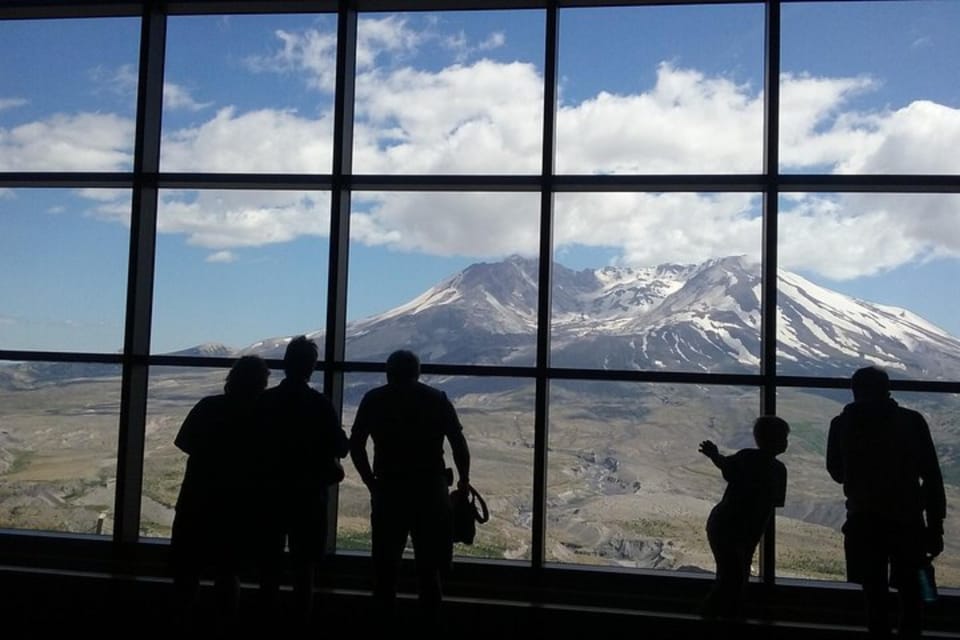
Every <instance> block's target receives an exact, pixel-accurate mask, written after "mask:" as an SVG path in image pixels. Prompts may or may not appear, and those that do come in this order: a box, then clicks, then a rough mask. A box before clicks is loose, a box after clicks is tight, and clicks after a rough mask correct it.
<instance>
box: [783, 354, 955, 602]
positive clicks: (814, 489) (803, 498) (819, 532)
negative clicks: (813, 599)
mask: <svg viewBox="0 0 960 640" xmlns="http://www.w3.org/2000/svg"><path fill="white" fill-rule="evenodd" d="M850 374H852V371H850V372H848V373H847V374H845V377H846V376H849V375H850ZM893 396H894V398H895V399H896V400H897V401H898V402H899V403H900V404H901V405H902V406H904V407H907V408H910V409H915V410H917V411H919V412H920V413H922V414H923V415H924V417H925V418H926V419H927V422H928V424H929V425H930V433H931V435H932V436H933V441H934V445H935V446H936V448H937V452H938V454H939V458H940V469H941V471H942V473H943V478H944V484H945V487H946V493H947V519H946V521H945V522H944V529H945V533H944V542H945V545H946V546H945V549H944V552H943V554H941V555H940V556H939V557H938V558H937V560H936V569H937V583H938V584H939V585H940V586H941V587H950V588H957V587H958V586H960V547H958V544H957V542H956V541H957V540H958V539H960V538H958V535H960V517H958V515H957V513H956V509H955V508H954V507H953V506H951V505H956V504H957V500H958V499H960V490H958V489H960V487H958V484H960V467H958V462H957V451H958V448H957V440H958V437H960V396H957V395H955V394H941V393H918V392H903V391H895V392H894V393H893ZM851 400H852V396H851V395H850V392H849V391H848V390H837V389H780V391H779V392H778V394H777V403H778V413H779V415H780V416H781V417H783V418H784V419H785V420H787V422H789V423H790V428H791V433H790V447H789V448H788V449H787V452H786V453H785V454H783V456H782V460H783V461H784V463H785V464H786V465H787V469H788V473H789V485H788V488H787V504H786V507H785V508H784V509H783V513H782V516H783V517H781V518H778V519H777V575H778V576H779V577H799V578H807V579H816V580H838V581H844V580H846V564H845V561H844V554H843V534H841V533H840V527H841V526H842V525H843V523H844V521H845V520H846V507H845V506H844V497H843V487H842V485H839V484H837V483H835V482H834V481H833V480H832V479H831V478H830V476H829V475H828V474H827V471H826V466H825V465H826V447H827V433H828V431H829V428H830V420H831V419H832V418H833V417H834V416H836V415H839V414H840V412H841V411H842V410H843V406H844V405H845V404H846V403H848V402H850V401H851Z"/></svg>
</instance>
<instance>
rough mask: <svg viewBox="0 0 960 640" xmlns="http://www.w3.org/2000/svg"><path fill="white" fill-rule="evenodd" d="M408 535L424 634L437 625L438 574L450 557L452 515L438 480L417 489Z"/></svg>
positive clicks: (441, 480) (443, 482) (440, 592)
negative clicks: (411, 540) (413, 515)
mask: <svg viewBox="0 0 960 640" xmlns="http://www.w3.org/2000/svg"><path fill="white" fill-rule="evenodd" d="M411 534H412V538H413V551H414V556H415V559H416V566H417V587H418V601H419V604H420V613H421V616H422V618H423V623H424V628H425V630H431V629H435V628H436V627H437V625H438V624H439V620H440V607H441V603H442V601H443V588H442V584H441V578H440V572H441V569H442V568H444V566H445V565H446V564H448V563H449V562H450V558H451V556H452V554H453V548H452V546H453V514H452V511H451V508H450V496H449V493H448V490H447V484H446V480H445V478H443V477H442V476H439V477H437V478H436V479H433V478H426V479H424V481H423V484H422V486H421V487H419V496H418V500H417V505H416V510H415V518H414V521H413V524H412V527H411Z"/></svg>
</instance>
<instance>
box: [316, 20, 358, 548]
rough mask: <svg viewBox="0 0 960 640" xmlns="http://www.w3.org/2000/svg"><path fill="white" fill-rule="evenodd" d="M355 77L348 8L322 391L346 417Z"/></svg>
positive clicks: (331, 505) (330, 540) (331, 530)
mask: <svg viewBox="0 0 960 640" xmlns="http://www.w3.org/2000/svg"><path fill="white" fill-rule="evenodd" d="M356 72H357V11H356V8H355V7H354V6H353V3H352V2H349V3H348V2H344V3H342V4H341V6H340V10H339V13H338V16H337V76H336V89H335V95H334V114H333V117H334V125H333V174H332V177H333V187H332V189H333V190H332V193H331V194H330V251H329V264H328V269H327V277H328V282H327V321H326V333H325V344H324V378H323V388H324V391H325V392H326V393H327V395H328V396H329V397H330V399H331V400H332V401H333V404H334V407H336V409H337V414H338V415H341V416H342V415H343V384H344V372H343V368H342V367H341V366H338V365H340V364H342V363H343V360H344V357H345V350H346V325H347V264H348V259H349V249H350V176H351V174H352V173H353V120H354V94H355V91H354V90H355V87H356ZM338 497H339V491H338V487H337V485H333V486H331V487H330V496H329V500H328V503H327V509H328V512H327V514H328V518H327V528H328V531H327V534H328V535H327V548H328V550H333V549H336V546H337V509H338V505H339V500H338Z"/></svg>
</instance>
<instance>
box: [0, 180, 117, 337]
mask: <svg viewBox="0 0 960 640" xmlns="http://www.w3.org/2000/svg"><path fill="white" fill-rule="evenodd" d="M130 207H131V204H130V192H129V191H126V190H109V189H84V190H82V191H70V190H67V189H10V190H7V191H5V192H4V191H3V190H0V229H2V233H0V349H30V350H41V351H94V352H107V353H115V352H117V351H119V350H120V349H121V348H122V347H123V331H124V314H125V308H126V307H125V296H126V286H127V264H128V253H129V247H130V239H129V221H130Z"/></svg>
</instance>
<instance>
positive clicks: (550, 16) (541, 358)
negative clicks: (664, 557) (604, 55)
mask: <svg viewBox="0 0 960 640" xmlns="http://www.w3.org/2000/svg"><path fill="white" fill-rule="evenodd" d="M545 19H546V25H545V30H544V31H545V37H544V69H543V160H542V167H541V176H540V179H541V183H540V254H539V261H540V262H539V276H538V279H537V281H538V283H539V285H538V291H537V295H538V299H537V364H536V376H537V377H536V395H535V401H534V402H535V405H534V454H533V524H532V531H531V548H532V553H531V557H530V559H531V562H532V565H533V569H534V572H535V574H536V573H537V572H538V571H539V570H540V569H541V568H542V567H543V564H544V554H545V551H546V544H545V541H546V493H547V438H548V427H549V413H548V412H549V405H550V395H549V391H550V379H549V367H550V324H551V323H550V319H551V312H552V305H551V294H552V288H553V201H554V198H553V175H554V166H555V156H556V149H555V147H556V145H555V141H556V112H557V51H558V46H559V43H558V28H559V26H558V9H557V4H556V3H555V2H551V3H550V4H549V5H548V7H547V10H546V16H545Z"/></svg>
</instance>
